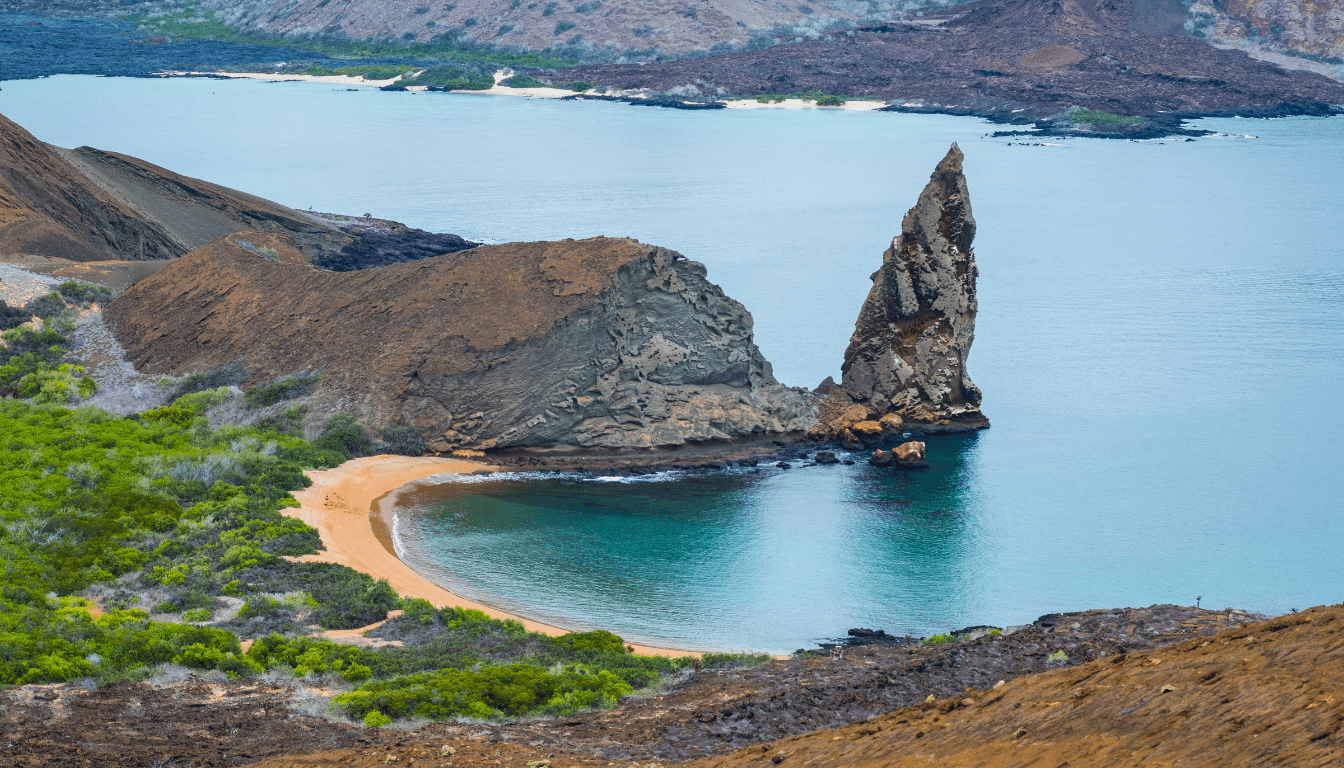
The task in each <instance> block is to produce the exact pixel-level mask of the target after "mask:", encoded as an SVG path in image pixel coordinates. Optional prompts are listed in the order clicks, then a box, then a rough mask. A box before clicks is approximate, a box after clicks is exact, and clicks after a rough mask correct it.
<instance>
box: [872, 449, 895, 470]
mask: <svg viewBox="0 0 1344 768" xmlns="http://www.w3.org/2000/svg"><path fill="white" fill-rule="evenodd" d="M895 460H896V456H895V455H894V454H892V452H891V451H884V450H882V449H881V448H878V449H877V450H876V451H873V455H872V456H870V457H868V463H869V464H872V465H873V466H874V467H890V466H891V464H892V462H893V461H895Z"/></svg>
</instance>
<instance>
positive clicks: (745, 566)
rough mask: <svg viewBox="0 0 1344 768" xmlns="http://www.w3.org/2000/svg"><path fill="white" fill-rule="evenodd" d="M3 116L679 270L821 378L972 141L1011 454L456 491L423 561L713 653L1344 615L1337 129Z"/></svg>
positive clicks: (569, 622)
mask: <svg viewBox="0 0 1344 768" xmlns="http://www.w3.org/2000/svg"><path fill="white" fill-rule="evenodd" d="M0 112H4V113H5V114H6V115H7V116H9V117H10V118H12V119H15V120H17V121H18V122H20V123H21V124H23V125H25V126H26V127H28V128H29V129H30V130H32V131H33V133H34V134H35V135H37V136H38V137H39V138H41V139H43V140H46V141H50V142H53V143H56V144H59V145H63V146H78V145H80V144H89V145H92V146H96V147H99V148H102V149H109V150H114V151H121V152H126V153H128V154H133V155H137V156H140V157H143V158H145V159H147V160H149V161H151V162H156V163H159V164H162V165H164V166H166V167H171V168H173V169H175V170H179V171H181V172H184V173H188V174H190V175H194V176H198V177H201V178H208V179H212V180H217V181H219V182H221V183H224V184H228V185H230V186H233V187H236V188H240V189H246V190H248V191H250V192H254V193H256V194H261V195H264V196H267V197H269V198H272V199H275V200H279V201H281V202H285V203H288V204H291V205H294V206H296V207H301V208H306V207H308V206H310V205H311V206H313V207H314V208H316V209H318V210H328V211H336V212H349V213H363V212H365V211H370V212H373V213H375V214H377V215H384V216H387V217H389V218H397V219H401V220H404V221H406V222H408V223H410V224H413V225H415V226H420V227H424V228H428V229H435V230H440V231H452V232H457V233H459V234H462V235H464V236H466V237H476V238H489V239H493V240H498V241H505V240H520V239H543V238H547V239H549V238H563V237H587V236H591V235H594V234H609V235H630V236H635V237H638V238H640V239H641V240H644V241H646V242H653V243H657V244H658V245H663V246H666V247H669V248H673V249H676V250H678V251H680V252H681V253H684V254H685V255H687V256H688V257H690V258H692V259H695V260H697V261H701V262H704V263H705V264H706V266H707V267H708V270H709V278H710V279H711V280H713V281H714V282H716V283H719V284H720V285H722V286H723V287H724V289H725V291H726V292H727V293H728V295H730V296H732V297H733V298H735V299H737V300H739V301H741V302H742V303H743V304H745V305H746V306H747V308H748V309H749V310H750V311H751V312H752V313H753V315H754V317H755V321H756V335H757V341H758V343H759V344H760V346H761V348H762V351H763V352H764V353H765V355H766V356H767V357H768V358H769V359H770V360H771V361H772V363H773V364H774V368H775V373H776V375H777V376H778V377H779V379H780V380H781V381H783V382H785V383H788V384H796V385H805V386H815V385H816V384H817V383H818V382H819V381H821V379H823V378H824V377H825V376H828V375H835V376H838V373H839V371H838V368H839V364H840V358H841V354H842V353H843V350H844V346H845V343H846V342H847V341H848V338H849V334H850V332H851V331H852V330H853V322H854V316H855V313H856V312H857V310H858V308H859V306H860V305H861V303H862V301H863V296H864V294H865V293H866V291H867V288H868V282H867V279H866V278H867V276H868V275H869V274H870V273H871V272H872V271H873V270H874V269H875V268H876V266H877V264H878V260H879V258H880V254H881V252H882V250H883V249H884V248H885V247H886V246H887V244H888V243H889V242H890V239H891V237H892V236H893V235H894V234H895V233H896V231H898V229H899V220H900V216H901V215H902V214H904V212H905V211H906V210H907V209H908V208H909V206H910V205H911V204H912V203H913V202H914V199H915V197H916V196H917V194H918V192H919V189H920V188H921V187H922V185H923V184H924V182H925V181H926V180H927V178H928V173H929V170H930V169H931V168H932V167H933V164H934V163H935V162H936V161H937V158H938V157H940V156H941V155H942V153H944V152H946V150H947V146H948V144H949V143H950V142H952V141H956V142H958V144H959V145H960V146H961V148H962V150H963V151H965V153H966V173H967V177H968V180H969V184H970V193H971V198H972V203H973V206H974V211H975V216H976V219H977V222H978V224H979V231H978V234H977V239H976V251H977V261H978V263H979V265H980V269H981V277H980V283H979V286H980V293H979V299H980V315H979V318H978V322H977V338H976V343H975V346H974V348H973V350H972V353H971V356H970V360H969V370H970V373H971V376H972V377H973V378H974V380H975V382H976V383H977V384H978V385H979V386H980V387H981V388H982V389H983V391H984V393H985V400H984V406H983V407H984V412H985V413H986V415H988V417H989V419H990V421H991V422H992V424H993V427H992V428H991V429H989V430H988V431H986V432H982V433H980V434H978V435H975V436H973V437H961V438H950V437H949V438H937V439H930V441H929V445H930V458H931V460H932V461H933V467H932V468H931V469H930V470H929V471H928V472H926V473H923V474H919V475H915V474H909V473H906V474H897V473H894V472H892V471H890V470H888V471H878V470H873V469H870V468H868V467H866V466H863V465H862V464H856V465H855V466H852V467H810V468H797V469H794V470H789V471H788V472H784V471H782V470H769V469H762V470H761V471H760V472H758V473H755V474H749V473H744V474H741V475H723V476H706V477H700V476H696V477H674V478H667V479H664V480H661V481H658V482H654V483H643V484H641V483H630V484H616V483H603V482H597V481H592V480H579V479H577V478H576V479H571V480H565V479H560V480H555V479H548V480H544V481H537V480H532V479H527V478H521V479H518V480H514V481H506V482H499V483H497V484H494V483H492V484H491V485H489V486H488V487H487V486H470V487H466V490H465V492H464V491H463V490H462V489H456V490H454V491H452V492H451V493H450V496H451V498H446V499H443V500H440V501H435V500H432V499H430V500H426V503H425V505H424V506H422V507H417V508H414V509H411V508H408V509H406V510H403V515H402V517H401V518H400V519H399V533H400V535H401V538H402V540H403V542H404V543H405V546H406V547H407V549H408V552H409V553H410V554H408V557H410V558H420V559H418V560H416V561H415V562H416V565H417V567H424V568H430V567H431V566H433V567H434V568H437V569H439V570H438V571H437V572H438V573H440V574H447V573H449V572H451V574H452V577H451V578H453V579H457V580H460V581H462V582H469V583H470V586H471V588H473V589H475V590H477V591H476V592H475V593H474V594H480V595H493V596H494V598H495V599H496V600H497V601H498V602H499V604H500V605H501V606H508V607H511V608H514V609H516V610H517V612H520V613H523V614H525V615H530V616H532V615H535V616H536V617H538V618H546V617H553V618H555V619H556V621H557V623H562V625H563V626H575V627H584V626H602V627H604V628H607V629H611V630H613V631H616V632H618V633H620V634H623V635H626V636H629V637H630V638H631V639H643V640H659V641H662V642H664V643H666V644H669V645H671V644H675V643H681V644H685V645H691V646H694V647H704V648H722V649H748V648H749V649H756V650H770V651H791V650H793V649H795V648H797V647H799V646H800V645H802V644H804V643H806V642H808V641H810V640H813V639H817V638H820V637H829V636H835V635H837V634H843V632H844V631H845V630H846V629H848V628H849V627H855V626H870V627H881V628H883V629H886V630H887V631H888V632H897V633H900V634H905V633H906V632H909V633H912V634H930V633H932V632H945V631H947V630H948V629H951V628H954V627H959V626H964V625H967V624H977V623H995V624H1016V623H1024V622H1027V621H1030V620H1031V619H1033V618H1035V617H1036V616H1038V615H1040V614H1042V613H1046V612H1050V611H1061V610H1080V609H1084V608H1089V607H1109V606H1123V605H1147V604H1150V603H1155V602H1177V603H1183V604H1191V603H1193V602H1194V600H1195V598H1196V597H1197V596H1198V597H1202V598H1203V605H1204V606H1206V607H1208V606H1213V607H1216V608H1221V607H1224V606H1237V607H1242V608H1246V609H1249V610H1255V611H1263V612H1266V613H1279V612H1284V611H1287V610H1289V609H1290V608H1299V609H1300V608H1304V607H1306V606H1308V605H1313V604H1321V603H1333V602H1338V601H1339V600H1341V599H1344V568H1341V566H1340V557H1339V552H1340V551H1341V549H1344V518H1342V517H1341V513H1344V503H1341V498H1344V493H1342V492H1344V482H1341V480H1342V478H1341V467H1344V461H1342V460H1341V459H1344V439H1341V434H1344V409H1342V408H1341V406H1340V404H1339V391H1340V387H1339V382H1340V381H1344V355H1341V354H1340V352H1339V350H1340V349H1342V348H1344V249H1342V248H1341V247H1340V245H1339V244H1340V243H1341V242H1344V217H1341V216H1340V215H1339V211H1340V210H1344V187H1341V185H1340V184H1339V181H1338V180H1339V179H1340V178H1344V122H1341V121H1339V120H1337V119H1313V118H1303V119H1284V120H1273V121H1258V120H1238V119H1226V120H1205V121H1200V122H1199V125H1200V126H1201V127H1205V128H1209V129H1212V130H1215V131H1219V132H1220V134H1221V135H1219V136H1215V137H1210V138H1207V139H1199V140H1197V141H1194V142H1174V141H1166V142H1143V143H1131V142H1116V141H1109V142H1108V141H1099V140H1069V141H1058V142H1049V143H1051V144H1054V145H1055V146H1021V145H1019V144H1016V143H1010V142H1007V141H1005V140H1003V139H993V138H990V137H988V136H987V133H988V132H989V131H991V130H992V126H988V125H986V124H984V123H982V122H980V121H977V120H972V119H965V118H951V117H942V116H917V115H891V114H869V113H834V112H816V111H814V112H793V113H785V112H770V111H760V112H741V113H732V112H731V111H729V110H722V111H719V112H716V113H713V114H699V113H673V112H670V111H664V110H655V109H647V108H634V107H628V106H625V105H620V104H604V103H584V104H577V103H553V102H541V101H529V100H522V99H508V98H502V97H491V96H466V95H463V96H458V95H434V94H430V95H414V96H412V95H408V94H391V93H381V92H378V91H374V90H368V89H364V90H360V91H357V92H345V91H336V90H332V89H331V88H330V87H327V86H310V85H305V84H284V85H279V84H274V85H273V84H267V83H254V82H223V81H200V80H166V81H165V80H122V79H115V78H103V79H99V78H80V77H54V78H48V79H43V80H37V81H16V82H6V83H5V84H4V89H3V91H0ZM88 114H98V115H99V119H98V120H88V119H85V116H86V115H88ZM1248 137H1253V138H1248ZM445 493H449V492H448V491H446V490H445ZM655 513H656V514H655ZM542 531H545V534H543V533H541V532H542ZM557 542H559V543H557ZM417 552H418V553H419V554H416V553H417ZM442 577H443V578H450V577H448V576H447V575H443V576H442ZM580 577H583V578H580ZM584 579H587V580H584ZM570 582H572V583H570ZM452 586H454V587H457V588H461V589H463V590H464V591H469V590H468V589H467V587H466V586H463V584H460V583H457V582H454V584H453V585H452ZM561 619H564V621H563V622H562V621H561Z"/></svg>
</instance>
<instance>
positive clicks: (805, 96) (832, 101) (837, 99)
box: [756, 90, 846, 107]
mask: <svg viewBox="0 0 1344 768" xmlns="http://www.w3.org/2000/svg"><path fill="white" fill-rule="evenodd" d="M788 99H799V100H802V101H804V102H808V103H812V104H816V105H817V106H819V107H838V106H841V105H843V104H844V103H845V101H846V99H845V98H844V97H843V96H833V95H830V94H827V93H823V92H821V91H818V90H811V91H797V92H794V93H786V94H776V93H764V94H761V95H760V96H757V97H756V101H758V102H760V103H761V104H782V103H784V102H785V101H786V100H788Z"/></svg>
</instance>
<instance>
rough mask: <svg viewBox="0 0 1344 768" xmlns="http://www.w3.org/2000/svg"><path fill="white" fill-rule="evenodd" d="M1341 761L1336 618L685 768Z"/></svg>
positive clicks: (1247, 634) (1343, 709) (919, 709)
mask: <svg viewBox="0 0 1344 768" xmlns="http://www.w3.org/2000/svg"><path fill="white" fill-rule="evenodd" d="M781 763H786V764H787V765H791V766H807V765H811V766H839V765H844V766H855V767H856V768H863V767H864V766H917V765H918V766H926V765H929V764H931V763H936V764H939V765H943V764H947V765H957V766H967V767H968V768H969V767H971V766H1007V765H1015V766H1060V765H1068V766H1069V767H1070V768H1087V767H1089V766H1097V767H1098V768H1100V767H1101V766H1128V765H1164V766H1165V765H1182V766H1210V767H1211V768H1212V767H1213V766H1218V767H1219V768H1224V767H1225V766H1284V765H1293V766H1334V765H1341V764H1344V608H1341V607H1339V606H1329V607H1323V608H1313V609H1311V610H1307V611H1304V612H1302V613H1295V614H1289V615H1287V616H1281V617H1279V618H1277V619H1272V620H1270V621H1266V622H1262V623H1258V624H1251V625H1248V626H1245V627H1241V628H1238V629H1236V630H1233V631H1230V632H1224V633H1221V634H1219V635H1216V636H1214V637H1210V638H1207V639H1194V640H1187V641H1185V642H1182V643H1178V644H1176V645H1173V646H1171V647H1168V648H1163V649H1160V650H1154V651H1148V652H1144V653H1129V654H1120V655H1117V656H1112V657H1110V658H1102V659H1098V660H1096V661H1093V662H1091V663H1089V664H1085V665H1083V666H1080V667H1075V668H1073V669H1066V670H1060V671H1058V672H1052V673H1049V674H1044V675H1039V676H1034V677H1024V678H1020V679H1017V680H1014V681H1012V682H1010V683H1007V684H1005V685H1003V686H1001V687H997V688H993V689H990V690H980V691H969V690H968V691H967V692H966V693H965V694H964V695H954V696H952V697H950V698H946V699H943V700H941V701H930V702H925V703H923V704H920V705H918V706H913V707H906V708H904V709H900V710H896V711H895V712H891V713H889V714H886V715H883V716H881V717H877V718H870V719H868V720H866V721H863V722H858V723H854V724H852V725H850V726H847V727H845V728H840V729H838V730H826V731H817V732H815V733H809V734H806V735H803V736H797V737H794V738H791V739H785V740H783V741H777V742H774V743H772V744H763V745H760V746H754V747H749V748H746V749H742V750H739V751H737V752H734V753H733V754H731V755H727V756H724V757H720V758H713V759H709V760H705V761H703V762H700V763H695V764H694V765H696V766H697V768H736V767H737V766H769V765H777V764H781Z"/></svg>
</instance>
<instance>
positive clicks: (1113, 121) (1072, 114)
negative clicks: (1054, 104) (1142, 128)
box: [1062, 107, 1143, 128]
mask: <svg viewBox="0 0 1344 768" xmlns="http://www.w3.org/2000/svg"><path fill="white" fill-rule="evenodd" d="M1062 120H1063V121H1064V122H1067V123H1073V124H1074V125H1090V126H1092V127H1093V128H1124V127H1126V126H1131V125H1138V124H1140V123H1142V122H1143V118H1142V117H1140V116H1138V115H1117V114H1114V113H1112V112H1101V111H1098V110H1095V109H1082V108H1080V107H1074V108H1073V109H1070V110H1069V111H1068V112H1065V113H1064V115H1063V117H1062Z"/></svg>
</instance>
